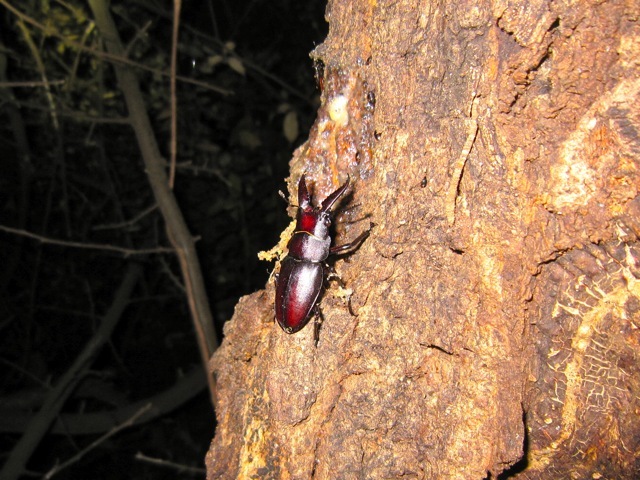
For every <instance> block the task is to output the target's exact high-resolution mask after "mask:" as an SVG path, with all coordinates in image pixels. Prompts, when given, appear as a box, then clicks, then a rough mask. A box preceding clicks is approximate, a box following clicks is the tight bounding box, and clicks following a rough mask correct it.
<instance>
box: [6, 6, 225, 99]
mask: <svg viewBox="0 0 640 480" xmlns="http://www.w3.org/2000/svg"><path fill="white" fill-rule="evenodd" d="M0 5H4V6H5V7H6V8H7V10H9V11H10V12H11V13H13V14H14V15H15V16H17V17H18V18H20V19H21V20H24V22H25V23H29V24H31V25H33V26H34V27H36V28H37V29H38V30H41V31H42V32H44V34H45V35H48V36H51V37H56V38H58V39H60V40H62V42H63V43H64V44H65V45H69V46H70V47H73V48H77V49H78V50H82V51H83V52H87V53H90V54H92V55H95V56H96V57H99V58H103V59H104V60H108V61H111V62H113V63H116V64H120V65H128V66H130V67H135V68H138V69H140V70H145V71H147V72H152V73H155V74H157V75H162V76H163V77H167V76H169V73H167V72H165V71H164V70H160V69H157V68H152V67H148V66H146V65H143V64H141V63H137V62H134V61H133V60H129V59H128V58H125V57H123V56H121V55H114V54H111V53H108V52H103V51H100V50H94V49H93V48H91V47H86V46H84V45H81V44H79V43H78V42H74V41H73V40H69V39H68V38H66V37H65V36H64V35H62V34H61V33H58V32H56V31H52V29H51V28H50V27H46V26H45V25H43V24H41V23H40V22H38V21H36V20H34V19H33V18H31V17H30V16H28V15H26V14H24V13H22V12H21V11H20V10H18V9H17V8H15V7H14V6H13V5H11V4H10V3H8V2H7V1H6V0H0ZM176 79H177V80H179V81H181V82H183V83H190V84H192V85H197V86H199V87H202V88H206V89H207V90H213V91H214V92H217V93H219V94H221V95H232V94H233V92H232V91H231V90H227V89H226V88H221V87H217V86H215V85H211V84H209V83H205V82H201V81H199V80H196V79H194V78H188V77H183V76H181V75H178V76H176Z"/></svg>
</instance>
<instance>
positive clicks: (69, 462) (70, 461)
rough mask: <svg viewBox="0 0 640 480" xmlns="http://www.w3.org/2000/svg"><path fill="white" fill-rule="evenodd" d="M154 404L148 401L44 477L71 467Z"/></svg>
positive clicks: (128, 425)
mask: <svg viewBox="0 0 640 480" xmlns="http://www.w3.org/2000/svg"><path fill="white" fill-rule="evenodd" d="M152 406H153V405H152V404H151V403H147V404H146V405H145V406H144V407H142V408H141V409H140V410H138V411H137V412H136V413H134V414H133V415H132V416H131V417H130V418H128V419H127V420H126V421H124V422H122V423H121V424H120V425H117V426H115V427H113V428H112V429H111V430H109V431H108V432H107V433H105V434H104V435H102V436H101V437H100V438H98V439H97V440H96V441H94V442H91V444H90V445H89V446H88V447H86V448H84V449H82V450H81V451H79V452H78V453H76V454H75V455H74V456H73V457H71V458H70V459H68V460H66V461H65V462H63V463H61V464H59V465H56V466H55V467H53V468H52V469H51V470H49V471H48V472H47V473H45V475H44V477H43V478H45V479H49V478H51V477H53V476H54V475H55V474H57V473H59V472H60V471H61V470H64V469H65V468H67V467H69V466H70V465H73V464H74V463H76V462H78V461H79V460H81V459H82V457H84V456H85V455H86V454H87V453H89V452H90V451H91V450H93V449H94V448H96V447H97V446H99V445H100V444H101V443H104V442H105V441H106V440H108V439H109V438H111V437H113V436H114V435H115V434H116V433H118V432H119V431H120V430H124V429H125V428H128V427H130V426H132V425H133V424H134V423H135V422H136V420H137V419H138V418H140V417H141V416H142V415H144V414H145V413H146V412H148V411H149V410H151V407H152Z"/></svg>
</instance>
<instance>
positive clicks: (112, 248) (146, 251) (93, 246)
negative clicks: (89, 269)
mask: <svg viewBox="0 0 640 480" xmlns="http://www.w3.org/2000/svg"><path fill="white" fill-rule="evenodd" d="M0 231H3V232H7V233H12V234H14V235H20V236H22V237H27V238H32V239H34V240H37V241H39V242H41V243H46V244H49V245H59V246H61V247H70V248H82V249H86V250H107V251H109V252H117V253H120V254H122V255H124V256H125V257H129V256H131V255H150V254H155V253H175V249H173V248H169V247H156V248H143V249H140V250H136V249H132V248H124V247H118V246H116V245H107V244H101V243H82V242H71V241H68V240H58V239H55V238H49V237H44V236H42V235H38V234H36V233H32V232H28V231H26V230H20V229H17V228H11V227H5V226H4V225H0Z"/></svg>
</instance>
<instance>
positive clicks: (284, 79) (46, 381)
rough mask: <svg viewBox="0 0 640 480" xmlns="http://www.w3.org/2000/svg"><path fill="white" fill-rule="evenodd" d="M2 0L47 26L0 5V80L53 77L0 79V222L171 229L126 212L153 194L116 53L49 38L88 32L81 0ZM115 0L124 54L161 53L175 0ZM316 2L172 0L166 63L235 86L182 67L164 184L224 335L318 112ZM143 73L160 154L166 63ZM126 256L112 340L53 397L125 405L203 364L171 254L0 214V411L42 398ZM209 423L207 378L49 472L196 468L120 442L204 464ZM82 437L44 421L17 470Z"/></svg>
mask: <svg viewBox="0 0 640 480" xmlns="http://www.w3.org/2000/svg"><path fill="white" fill-rule="evenodd" d="M9 3H10V5H12V6H13V7H14V8H17V9H18V10H19V11H20V12H22V13H23V14H24V15H25V16H27V17H28V18H30V19H33V20H35V21H36V22H37V23H38V24H40V25H47V26H48V27H49V28H50V29H51V30H48V31H47V32H46V33H45V32H44V31H43V30H42V29H40V28H38V26H37V25H33V24H31V23H29V22H25V23H24V25H25V29H26V31H27V32H28V33H27V34H25V29H21V28H20V26H19V24H18V23H17V20H18V16H17V15H16V14H15V13H14V12H11V11H10V10H8V9H5V8H4V7H2V8H0V22H1V23H0V40H1V41H2V43H3V45H2V46H1V47H0V48H1V52H2V54H3V59H4V60H6V69H5V70H4V71H3V78H1V79H0V82H35V81H41V80H42V76H43V70H42V68H44V74H45V75H46V77H47V79H48V81H50V82H55V81H60V80H61V81H62V82H59V83H57V84H56V83H54V84H53V85H52V86H51V90H50V95H47V94H46V91H45V90H44V89H43V88H33V87H32V88H25V87H18V86H15V85H14V86H10V87H8V88H0V95H1V96H2V97H1V103H0V115H1V117H0V118H2V121H1V122H0V226H5V227H10V228H13V229H17V230H19V231H22V232H30V233H33V234H35V235H38V236H41V237H46V238H50V239H58V240H64V241H73V242H78V243H84V244H87V243H89V244H105V245H114V246H120V247H126V248H130V249H133V250H137V249H143V248H154V247H158V246H168V245H169V242H168V240H167V238H166V235H165V232H164V226H163V221H162V218H161V216H160V214H159V213H158V211H157V209H156V210H153V211H151V212H150V213H148V214H146V215H141V214H142V213H143V212H144V211H145V210H146V209H148V208H149V207H151V206H152V205H153V204H154V199H153V195H152V192H151V190H150V187H149V183H148V181H147V178H146V176H145V173H144V168H143V164H142V160H141V158H140V152H139V150H138V148H137V144H136V141H135V137H134V135H133V130H132V129H131V128H130V127H129V126H128V125H125V124H122V123H117V122H115V121H114V120H117V119H121V118H124V116H125V115H126V108H125V106H124V101H123V98H122V96H121V95H120V94H119V91H118V86H117V82H116V81H115V74H114V72H113V68H112V66H111V65H109V64H108V63H106V62H104V61H103V60H101V59H100V58H99V57H98V56H96V55H92V54H91V53H90V52H86V51H85V52H81V51H79V50H78V49H77V48H73V46H70V45H69V44H68V42H64V41H63V40H62V39H61V36H64V37H65V38H68V39H73V41H74V42H76V43H82V44H84V45H86V46H89V47H91V48H94V49H97V48H99V41H98V40H99V36H98V35H97V33H96V32H95V30H93V31H91V30H90V29H88V26H89V22H90V10H89V9H88V7H87V6H86V5H85V4H84V2H81V1H70V0H68V1H67V2H65V3H64V4H63V3H60V2H56V1H52V2H50V4H49V10H44V7H43V6H42V4H41V2H35V1H26V2H16V1H13V2H9ZM112 6H113V9H112V11H113V14H114V19H115V21H116V24H117V27H118V30H119V31H120V34H121V36H122V39H123V41H124V43H125V45H128V46H129V58H130V59H131V60H133V61H135V62H137V63H140V64H144V65H146V66H148V67H152V68H155V69H157V70H159V71H167V72H168V71H169V65H170V48H171V40H170V39H171V16H172V14H171V11H172V3H171V2H170V1H168V0H162V1H155V2H154V1H150V0H147V1H143V0H135V1H114V2H112ZM324 8H325V2H322V1H311V2H299V1H297V0H283V1H278V2H273V1H267V0H261V1H251V0H249V1H244V0H240V1H234V2H228V1H222V2H219V1H213V0H201V1H195V0H191V1H190V0H186V1H184V2H183V7H182V15H181V30H180V50H179V72H178V73H179V74H180V75H183V76H185V77H189V78H193V79H197V80H199V81H201V82H205V83H207V84H211V85H216V86H218V87H222V88H225V89H228V90H230V91H232V92H233V94H232V95H230V96H223V95H220V94H218V93H216V92H215V91H213V90H211V89H208V88H203V87H200V86H196V85H193V84H188V83H185V82H178V129H179V130H178V132H179V133H178V134H179V137H178V149H179V151H178V171H177V179H176V186H175V193H176V196H177V198H178V202H179V204H180V206H181V209H182V212H183V214H184V216H185V218H186V219H187V222H188V224H189V228H190V230H191V232H192V234H193V235H194V236H198V237H200V240H199V241H198V243H197V248H198V253H199V258H200V261H201V263H202V269H203V273H204V276H205V281H206V285H207V289H208V292H209V299H210V303H211V308H212V310H213V315H214V318H215V322H216V328H217V330H218V332H219V334H220V335H221V332H222V325H223V323H224V322H225V321H226V320H228V319H229V318H230V316H231V315H232V313H233V306H234V304H235V303H236V302H237V300H238V298H239V297H240V296H241V295H244V294H247V293H250V292H253V291H255V290H256V289H259V288H262V287H263V286H264V284H265V282H266V280H267V278H268V274H269V271H270V269H271V268H272V265H270V264H268V263H265V262H260V261H258V259H257V256H256V254H257V252H258V251H260V250H266V249H269V248H271V247H272V246H273V245H275V244H276V243H277V241H278V238H279V234H280V231H281V230H282V229H283V228H284V227H285V226H286V224H287V223H288V221H289V219H288V217H287V216H286V213H285V212H286V205H285V203H284V202H283V201H282V199H281V198H280V197H279V196H278V194H277V192H278V190H279V189H284V188H285V184H284V179H285V178H286V177H287V175H288V160H289V158H290V157H291V153H292V151H293V150H294V149H295V148H296V147H297V146H298V145H300V143H301V142H302V141H304V136H305V132H306V131H307V130H308V128H309V126H310V125H311V123H312V122H313V119H314V112H315V108H316V105H317V102H318V97H319V92H318V90H317V87H316V84H315V80H314V70H313V65H312V61H311V60H310V58H309V52H310V51H311V50H312V49H313V48H314V46H315V45H317V44H318V43H320V42H321V41H322V40H323V38H324V36H325V35H326V30H327V26H326V23H325V21H324V18H323V17H324ZM29 42H31V46H30V45H29ZM229 42H233V43H229ZM34 49H35V50H37V52H38V54H37V55H36V54H35V53H34ZM37 57H39V60H40V62H41V65H42V67H40V66H39V64H38V61H37ZM231 59H234V60H231ZM234 62H235V63H234ZM238 63H239V64H241V65H242V69H243V71H239V69H238V67H237V65H238ZM138 77H139V79H140V84H141V88H142V90H143V92H144V94H145V96H146V97H145V101H146V104H147V111H148V113H149V115H150V117H151V118H152V121H153V124H154V129H155V134H156V138H157V140H158V142H159V144H160V146H161V148H162V153H163V155H164V156H165V157H166V158H168V156H169V151H168V148H169V138H170V137H169V135H170V123H169V122H170V115H169V114H168V112H169V99H170V95H169V81H168V78H167V77H163V76H160V75H156V74H154V73H151V72H149V71H139V72H138ZM52 112H55V118H54V115H52ZM291 112H293V113H291ZM288 113H289V114H290V115H295V118H296V119H297V120H298V124H299V130H298V131H299V132H300V134H299V135H298V137H297V138H295V139H293V138H286V136H285V133H284V131H283V122H284V119H285V116H286V115H287V114H288ZM88 117H91V118H96V117H98V118H101V119H103V121H97V122H93V121H88V120H87V118H88ZM105 119H108V120H109V121H104V120H105ZM131 261H136V262H139V263H141V264H142V266H143V269H144V274H143V275H144V278H143V280H142V281H141V282H140V283H139V284H138V287H137V288H136V290H135V292H134V296H133V298H132V300H131V302H130V304H129V305H128V307H127V308H126V311H125V313H124V316H123V318H122V319H121V320H120V322H119V324H118V327H117V329H116V331H115V334H114V335H113V337H112V338H111V339H110V342H109V344H108V348H105V349H103V350H102V352H101V354H100V356H99V357H98V359H97V360H96V361H95V362H94V363H93V364H92V366H91V373H90V375H88V376H87V377H86V378H85V379H84V380H83V382H82V383H81V384H80V385H79V387H78V389H77V390H76V391H75V392H74V394H73V395H72V396H71V398H70V400H69V401H68V402H67V403H66V404H65V406H64V408H63V411H64V412H66V413H74V414H80V413H84V412H86V413H95V412H104V411H110V410H111V409H116V408H122V407H123V406H126V405H128V404H131V403H133V402H135V401H138V400H141V399H145V398H148V397H152V396H153V395H155V394H157V393H159V392H161V391H163V390H165V389H167V388H169V387H170V386H171V385H172V384H173V383H174V382H176V378H177V377H178V376H179V374H180V372H183V371H187V370H189V369H190V368H193V367H194V366H198V365H199V364H200V361H199V355H198V353H197V345H196V341H195V336H194V332H193V328H192V323H191V320H190V317H189V311H188V307H187V304H186V301H185V296H184V293H183V290H182V288H183V287H182V285H181V278H180V269H179V266H178V265H177V262H176V259H175V257H174V256H173V255H171V254H151V255H146V256H135V257H125V256H124V255H122V254H118V253H115V252H109V251H106V250H101V249H80V248H71V247H67V246H62V245H55V244H48V243H42V242H39V241H37V240H35V239H32V238H28V237H25V236H24V235H18V234H15V233H8V232H6V231H0V267H2V268H1V269H0V270H1V271H0V365H1V367H0V371H1V372H2V374H1V375H0V385H1V387H0V388H1V389H2V390H1V392H0V396H1V397H2V399H1V400H0V402H1V404H0V409H1V413H0V415H2V416H4V417H5V418H7V417H11V416H12V415H14V413H15V412H20V413H21V414H25V413H29V412H36V411H37V410H38V408H39V406H40V405H41V402H42V398H43V397H44V395H45V394H46V392H47V391H48V390H49V389H50V387H51V385H55V384H56V382H57V380H58V379H59V377H60V376H61V375H62V374H63V373H64V372H65V371H66V370H67V368H68V367H69V366H70V364H71V363H72V362H73V361H74V359H75V358H76V357H77V355H78V353H79V352H80V351H81V350H82V348H83V347H84V345H85V343H86V342H87V341H88V340H89V339H90V338H91V336H92V334H93V333H94V332H95V329H96V328H97V325H99V323H100V320H101V316H102V315H104V313H105V311H106V310H107V309H108V308H109V306H110V304H111V302H112V300H113V297H114V293H115V290H116V288H117V287H118V285H119V284H120V282H121V280H122V275H123V272H124V270H125V268H126V265H127V264H128V263H129V262H131ZM12 412H13V413H12ZM214 428H215V420H214V417H213V413H212V407H211V404H210V400H209V395H208V392H207V391H206V390H202V391H201V392H200V393H199V394H198V395H196V396H194V398H193V399H191V400H190V401H189V403H186V404H183V405H182V406H181V407H179V408H178V409H176V410H174V411H172V412H171V413H169V414H167V415H164V416H162V417H161V418H159V419H156V420H154V421H152V422H150V423H146V424H144V425H141V426H136V427H133V428H130V429H127V430H124V431H122V432H120V433H119V434H117V435H115V436H114V437H112V438H110V439H109V440H107V441H105V442H102V443H101V444H100V445H99V446H98V447H96V448H95V449H93V450H91V451H90V452H89V453H88V454H87V455H85V456H84V457H83V458H82V459H81V460H79V461H78V462H76V463H75V464H74V465H72V466H71V467H69V468H68V469H65V470H63V471H61V472H60V473H59V474H58V475H56V476H55V477H54V478H96V479H101V478H182V477H188V476H190V475H191V476H193V477H195V478H197V477H202V476H203V473H197V472H196V473H189V472H186V471H177V470H176V469H174V468H171V467H162V466H157V465H151V464H149V463H146V462H141V461H137V460H135V459H134V456H135V454H136V453H137V452H141V453H143V454H145V455H148V456H151V457H155V458H158V459H163V460H167V461H170V462H175V463H176V464H179V465H184V466H188V467H202V465H203V458H204V455H205V453H206V451H207V448H208V445H209V442H210V440H211V438H212V436H213V433H214ZM9 430H11V429H9V428H6V427H5V428H4V429H3V430H2V431H1V432H0V450H1V452H2V457H1V458H2V460H1V461H2V462H4V460H5V459H6V455H7V454H8V452H9V451H10V450H11V449H12V448H13V446H14V445H15V443H16V442H17V440H18V439H19V438H20V433H19V432H16V431H9ZM96 438H98V436H88V435H82V436H80V435H74V434H73V433H72V432H69V433H68V434H67V435H49V436H47V437H45V440H44V441H43V442H42V443H41V445H40V447H39V449H38V450H37V451H36V454H35V455H34V456H33V457H32V459H31V461H30V463H29V465H28V466H29V469H30V470H32V471H33V472H35V473H36V475H35V476H36V477H37V478H39V477H40V476H41V474H42V473H44V472H46V471H48V470H49V469H50V468H51V467H52V466H53V465H55V464H56V463H57V462H64V461H65V460H67V459H68V458H70V457H72V456H73V455H75V454H76V453H77V452H78V451H81V450H82V449H83V448H85V447H86V446H87V445H89V444H90V443H91V442H92V441H94V440H95V439H96Z"/></svg>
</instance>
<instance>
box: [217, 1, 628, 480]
mask: <svg viewBox="0 0 640 480" xmlns="http://www.w3.org/2000/svg"><path fill="white" fill-rule="evenodd" d="M639 14H640V4H639V3H638V2H637V1H634V0H627V1H624V0H619V1H611V2H599V1H589V2H586V1H585V2H567V1H559V2H551V1H543V0H534V1H531V0H511V1H509V2H507V1H503V0H494V1H493V2H491V1H477V2H464V1H463V2H439V1H435V0H423V1H417V0H400V1H395V2H389V1H386V0H378V1H377V2H374V1H363V0H360V1H357V0H334V1H330V2H329V6H328V10H327V19H328V21H329V23H330V32H329V36H328V38H327V40H326V41H325V43H324V44H322V45H321V46H319V47H318V48H317V49H316V51H315V52H314V56H315V58H316V59H318V60H320V61H322V62H323V63H324V65H325V68H324V75H323V79H324V81H323V82H321V83H323V86H324V90H323V94H322V98H323V102H322V106H321V107H320V109H319V111H318V119H317V121H316V123H315V125H314V127H313V128H312V131H311V132H310V135H309V140H308V142H307V143H306V144H304V145H303V146H302V147H301V148H300V149H298V151H297V152H296V153H295V155H294V158H293V160H292V161H291V177H290V184H289V185H290V187H291V188H290V190H292V193H294V194H295V191H293V190H295V185H297V180H298V179H299V177H300V175H301V174H302V173H306V176H307V179H308V180H310V183H312V182H315V188H313V189H312V190H313V191H314V194H315V197H316V199H319V200H322V199H323V198H324V197H325V196H326V195H327V194H328V193H330V192H331V191H333V190H334V189H335V188H336V187H337V186H338V185H339V184H341V183H342V182H344V181H345V179H346V176H347V174H349V175H350V177H351V179H352V183H353V189H352V191H353V195H352V196H350V197H349V198H348V199H346V200H345V201H343V203H342V208H340V209H339V212H341V213H340V214H339V215H337V218H336V224H337V234H336V244H341V243H345V242H347V241H349V240H351V239H352V238H354V237H355V236H356V235H358V234H359V233H360V232H362V231H363V230H364V229H366V228H367V227H368V225H369V221H372V222H374V223H375V227H374V228H373V230H372V233H371V236H370V238H368V239H367V240H366V241H365V242H364V244H363V245H362V246H361V247H360V248H359V250H357V251H356V252H355V253H353V254H351V255H350V256H347V257H345V258H344V259H338V260H337V261H336V262H335V267H336V270H337V272H338V274H339V276H340V277H341V279H342V281H343V282H344V283H345V284H346V286H347V287H348V289H347V290H344V289H342V290H341V289H340V288H339V285H338V283H337V282H335V281H331V282H330V283H329V284H328V287H327V289H326V291H325V293H324V295H323V297H322V299H321V302H320V305H321V308H322V313H323V317H324V323H323V324H322V327H321V329H320V331H319V341H318V344H317V347H316V346H314V329H313V328H312V327H311V326H309V327H307V328H305V329H304V330H302V331H301V332H299V333H297V334H294V335H287V334H286V333H284V332H283V331H282V330H281V329H280V328H278V326H277V325H275V324H274V322H273V319H274V313H273V303H274V284H273V283H269V284H268V285H267V288H266V290H264V291H261V292H257V293H255V294H253V295H250V296H248V297H245V298H243V299H242V300H241V301H240V303H239V304H238V306H237V308H236V312H235V315H234V317H233V319H232V320H231V321H230V322H229V323H228V324H227V325H226V327H225V340H224V343H223V345H222V347H221V348H220V349H219V350H218V352H217V353H216V354H215V355H214V357H213V360H212V369H213V372H214V375H215V377H216V380H217V385H218V401H217V406H218V411H217V415H218V430H217V432H216V436H215V438H214V440H213V442H212V445H211V449H210V451H209V453H208V455H207V467H208V478H209V479H214V478H261V479H266V478H295V479H307V478H322V479H350V478H362V479H378V478H464V479H476V478H477V479H482V478H485V477H487V472H490V474H491V476H492V478H493V476H495V475H497V474H499V473H500V472H504V471H508V473H509V474H510V475H511V476H512V477H513V478H528V479H548V478H638V475H640V461H639V460H638V458H640V451H639V450H640V424H639V422H638V412H639V411H640V362H639V360H640V358H639V357H640V352H639V347H638V346H639V345H640V330H639V329H638V327H639V326H640V313H639V312H640V246H639V244H638V237H639V236H640V197H639V196H638V190H639V187H640V174H639V172H638V169H639V168H640V139H639V135H638V131H639V130H640V115H639V114H638V112H640V63H639V62H638V58H640V26H639V25H638V20H639ZM293 198H296V197H295V196H294V197H293ZM351 292H352V294H351Z"/></svg>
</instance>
